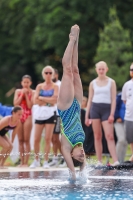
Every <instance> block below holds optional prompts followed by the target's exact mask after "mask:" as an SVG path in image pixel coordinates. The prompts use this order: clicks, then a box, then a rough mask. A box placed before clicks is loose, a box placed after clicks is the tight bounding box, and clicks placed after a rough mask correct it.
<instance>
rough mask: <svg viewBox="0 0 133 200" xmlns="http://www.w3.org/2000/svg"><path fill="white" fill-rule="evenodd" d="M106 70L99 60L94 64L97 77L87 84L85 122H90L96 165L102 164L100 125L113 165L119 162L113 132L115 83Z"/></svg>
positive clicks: (103, 63)
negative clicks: (87, 94)
mask: <svg viewBox="0 0 133 200" xmlns="http://www.w3.org/2000/svg"><path fill="white" fill-rule="evenodd" d="M107 71H108V66H107V64H106V63H105V62H104V61H100V62H98V63H97V64H96V72H97V75H98V77H97V78H96V79H94V80H93V81H92V82H91V83H90V86H89V98H88V104H87V109H86V116H85V124H86V125H87V126H89V125H90V124H91V123H92V127H93V132H94V144H95V150H96V155H97V158H98V165H102V127H103V130H104V133H105V138H106V140H107V145H108V149H109V152H110V154H111V156H112V159H113V162H114V164H113V165H117V164H119V162H118V159H117V155H116V148H115V141H114V134H113V122H114V112H115V106H116V84H115V81H114V80H113V79H111V78H109V77H108V76H106V73H107Z"/></svg>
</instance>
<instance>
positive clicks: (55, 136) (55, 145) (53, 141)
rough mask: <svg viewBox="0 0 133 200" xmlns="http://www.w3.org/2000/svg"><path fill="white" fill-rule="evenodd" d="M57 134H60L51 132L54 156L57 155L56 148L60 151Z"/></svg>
mask: <svg viewBox="0 0 133 200" xmlns="http://www.w3.org/2000/svg"><path fill="white" fill-rule="evenodd" d="M59 136H60V135H59V134H53V137H52V143H53V152H54V155H55V156H57V152H58V149H59V151H60V153H61V143H60V139H59Z"/></svg>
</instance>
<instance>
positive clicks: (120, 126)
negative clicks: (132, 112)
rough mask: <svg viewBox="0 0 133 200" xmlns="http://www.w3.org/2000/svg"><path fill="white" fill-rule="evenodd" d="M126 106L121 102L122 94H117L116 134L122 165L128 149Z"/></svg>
mask: <svg viewBox="0 0 133 200" xmlns="http://www.w3.org/2000/svg"><path fill="white" fill-rule="evenodd" d="M124 116H125V104H124V102H123V101H122V100H121V92H120V93H118V94H117V98H116V110H115V116H114V117H115V120H114V121H115V123H114V127H115V133H116V136H117V144H116V153H117V157H118V160H119V162H120V163H122V162H123V161H124V158H125V155H126V149H127V140H126V134H125V130H124Z"/></svg>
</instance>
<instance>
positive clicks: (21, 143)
mask: <svg viewBox="0 0 133 200" xmlns="http://www.w3.org/2000/svg"><path fill="white" fill-rule="evenodd" d="M18 140H19V152H20V159H21V165H23V164H24V135H23V123H21V125H20V128H19V130H18Z"/></svg>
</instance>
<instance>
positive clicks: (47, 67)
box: [42, 65, 54, 78]
mask: <svg viewBox="0 0 133 200" xmlns="http://www.w3.org/2000/svg"><path fill="white" fill-rule="evenodd" d="M45 69H51V71H52V78H53V75H54V68H53V67H51V66H50V65H47V66H46V67H44V68H43V70H42V77H43V78H44V71H45Z"/></svg>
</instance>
